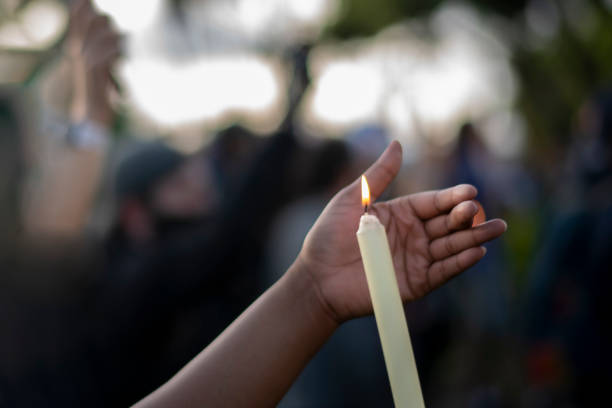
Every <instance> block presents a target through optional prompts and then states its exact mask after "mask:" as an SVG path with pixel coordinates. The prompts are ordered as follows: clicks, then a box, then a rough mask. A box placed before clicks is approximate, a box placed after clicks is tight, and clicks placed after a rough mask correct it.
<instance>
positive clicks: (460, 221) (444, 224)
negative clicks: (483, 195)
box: [425, 201, 478, 239]
mask: <svg viewBox="0 0 612 408" xmlns="http://www.w3.org/2000/svg"><path fill="white" fill-rule="evenodd" d="M477 212H478V206H477V205H476V204H475V203H474V202H473V201H463V202H461V203H459V204H457V205H456V206H455V207H454V208H453V209H452V210H451V212H450V213H449V214H443V215H438V216H437V217H434V218H432V219H430V220H428V221H426V222H425V231H426V232H427V235H428V236H429V238H430V239H436V238H440V237H443V236H445V235H448V234H450V233H451V232H453V231H456V230H460V229H464V228H467V227H469V226H471V225H472V220H473V218H474V216H475V215H476V213H477Z"/></svg>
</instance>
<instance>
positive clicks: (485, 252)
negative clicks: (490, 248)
mask: <svg viewBox="0 0 612 408" xmlns="http://www.w3.org/2000/svg"><path fill="white" fill-rule="evenodd" d="M480 248H481V249H482V256H485V255H486V254H487V247H483V246H482V247H480Z"/></svg>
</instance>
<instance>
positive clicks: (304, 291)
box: [283, 255, 340, 334]
mask: <svg viewBox="0 0 612 408" xmlns="http://www.w3.org/2000/svg"><path fill="white" fill-rule="evenodd" d="M283 279H284V280H285V285H286V287H287V290H288V292H289V293H290V295H291V296H293V298H294V299H298V300H299V302H300V304H301V305H302V306H303V307H304V308H305V309H307V312H308V315H309V316H311V318H312V322H313V324H314V325H316V326H317V328H319V329H321V330H326V331H329V332H330V334H331V333H332V332H333V331H334V330H335V329H336V328H338V326H339V324H340V323H339V321H338V320H337V319H336V318H335V315H334V313H333V311H332V310H331V308H330V307H329V304H328V303H327V302H326V300H325V298H324V297H323V294H322V292H321V288H320V287H319V285H318V284H317V282H316V281H315V279H314V277H313V274H312V273H311V271H309V270H308V267H307V265H306V264H305V263H304V262H303V260H302V259H301V258H300V256H299V255H298V257H297V258H296V260H295V262H294V263H293V265H291V267H290V268H289V270H288V271H287V273H286V274H285V276H283Z"/></svg>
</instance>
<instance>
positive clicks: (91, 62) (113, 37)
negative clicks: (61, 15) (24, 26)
mask: <svg viewBox="0 0 612 408" xmlns="http://www.w3.org/2000/svg"><path fill="white" fill-rule="evenodd" d="M67 46H68V54H69V56H70V59H71V62H72V65H73V69H74V75H73V80H74V90H75V95H74V98H73V114H74V116H76V119H77V120H82V119H84V118H87V119H90V120H92V121H94V122H96V123H97V124H98V125H101V126H104V127H109V126H110V124H111V121H112V119H113V109H112V106H111V101H110V98H109V89H111V88H112V87H113V86H115V83H114V81H113V78H112V75H111V72H112V69H113V66H114V64H115V62H116V61H117V58H118V57H119V55H120V37H119V35H118V34H117V33H116V32H115V31H114V30H113V28H112V27H111V24H110V21H109V19H108V17H107V16H103V15H100V14H98V13H97V12H96V11H95V10H94V9H93V7H92V5H91V3H90V1H89V0H80V1H77V2H75V4H74V6H73V7H72V8H71V13H70V27H69V32H68V38H67Z"/></svg>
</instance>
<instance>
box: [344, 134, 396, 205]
mask: <svg viewBox="0 0 612 408" xmlns="http://www.w3.org/2000/svg"><path fill="white" fill-rule="evenodd" d="M401 166H402V146H401V145H400V144H399V142H398V141H397V140H394V141H392V142H391V144H389V146H387V148H386V149H385V151H384V152H383V153H382V154H381V155H380V157H379V158H378V160H376V161H375V162H374V164H372V165H371V166H370V167H369V168H368V169H367V170H366V172H365V173H364V174H365V177H366V179H367V180H368V185H369V187H370V195H371V201H372V202H374V201H375V200H376V199H377V198H378V197H379V196H380V195H381V194H382V193H383V191H385V189H386V188H387V187H388V186H389V184H391V182H392V181H393V179H394V178H395V176H397V173H398V172H399V169H400V167H401ZM346 193H347V194H348V195H349V197H350V199H351V200H354V201H355V202H361V177H359V178H358V179H357V180H355V181H354V182H352V183H351V184H350V185H349V186H348V187H347V191H346Z"/></svg>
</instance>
